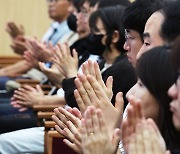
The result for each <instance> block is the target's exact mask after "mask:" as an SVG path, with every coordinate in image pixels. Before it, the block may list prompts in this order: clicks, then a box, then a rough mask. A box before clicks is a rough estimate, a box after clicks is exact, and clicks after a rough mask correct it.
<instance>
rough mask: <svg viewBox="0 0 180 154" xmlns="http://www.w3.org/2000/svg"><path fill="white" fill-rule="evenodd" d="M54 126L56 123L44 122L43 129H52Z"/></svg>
mask: <svg viewBox="0 0 180 154" xmlns="http://www.w3.org/2000/svg"><path fill="white" fill-rule="evenodd" d="M55 125H56V123H55V122H54V121H45V122H44V126H45V129H50V128H54V127H55Z"/></svg>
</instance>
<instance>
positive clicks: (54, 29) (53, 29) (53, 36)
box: [42, 20, 71, 45]
mask: <svg viewBox="0 0 180 154" xmlns="http://www.w3.org/2000/svg"><path fill="white" fill-rule="evenodd" d="M70 31H71V30H70V29H69V27H68V24H67V21H66V20H65V21H63V22H61V23H59V22H57V21H56V22H53V23H52V24H51V26H50V28H49V29H48V31H47V32H46V34H45V35H44V36H43V38H42V41H43V42H49V41H51V42H52V44H53V45H56V44H57V43H58V42H59V40H60V39H61V38H62V37H63V36H65V35H66V34H67V33H69V32H70Z"/></svg>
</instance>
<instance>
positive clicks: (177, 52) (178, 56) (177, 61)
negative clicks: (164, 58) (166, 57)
mask: <svg viewBox="0 0 180 154" xmlns="http://www.w3.org/2000/svg"><path fill="white" fill-rule="evenodd" d="M171 63H172V67H173V69H174V71H175V72H178V71H180V35H179V36H178V38H177V39H176V40H175V42H174V44H173V47H172V52H171Z"/></svg>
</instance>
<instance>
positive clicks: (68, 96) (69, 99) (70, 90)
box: [62, 77, 78, 108]
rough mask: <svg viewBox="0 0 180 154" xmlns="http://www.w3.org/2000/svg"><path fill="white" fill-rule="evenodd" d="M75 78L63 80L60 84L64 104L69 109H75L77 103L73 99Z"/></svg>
mask: <svg viewBox="0 0 180 154" xmlns="http://www.w3.org/2000/svg"><path fill="white" fill-rule="evenodd" d="M74 80H75V77H74V78H69V79H64V80H63V82H62V88H63V90H64V91H65V100H66V103H67V104H68V105H69V106H70V107H77V108H78V105H77V102H76V100H75V97H74V90H75V89H76V85H75V83H74Z"/></svg>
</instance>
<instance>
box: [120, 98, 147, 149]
mask: <svg viewBox="0 0 180 154" xmlns="http://www.w3.org/2000/svg"><path fill="white" fill-rule="evenodd" d="M128 101H129V103H130V105H129V106H128V109H127V118H125V119H123V122H122V141H123V147H124V150H125V151H127V148H128V144H129V139H130V138H131V134H133V133H135V131H136V124H137V123H138V122H142V121H144V120H145V117H144V115H143V113H142V108H141V101H140V100H136V99H135V98H134V97H133V96H129V97H128Z"/></svg>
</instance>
